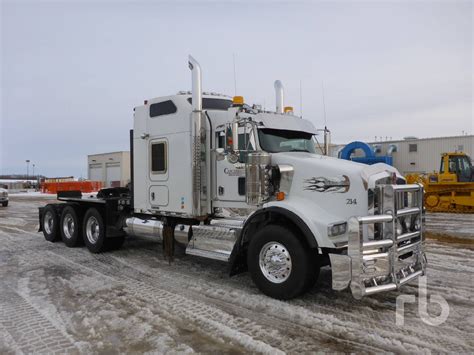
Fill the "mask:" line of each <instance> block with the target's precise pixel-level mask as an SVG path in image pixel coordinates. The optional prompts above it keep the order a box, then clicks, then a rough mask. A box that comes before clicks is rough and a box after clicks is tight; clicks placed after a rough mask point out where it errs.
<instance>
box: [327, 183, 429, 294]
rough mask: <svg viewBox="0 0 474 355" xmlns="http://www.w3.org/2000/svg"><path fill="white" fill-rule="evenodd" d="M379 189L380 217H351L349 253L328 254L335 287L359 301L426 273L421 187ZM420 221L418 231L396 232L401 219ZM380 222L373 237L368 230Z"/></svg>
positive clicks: (414, 185)
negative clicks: (346, 290)
mask: <svg viewBox="0 0 474 355" xmlns="http://www.w3.org/2000/svg"><path fill="white" fill-rule="evenodd" d="M377 189H378V191H377V193H378V196H379V206H378V213H379V214H376V215H373V216H365V217H352V218H351V219H350V220H349V222H348V234H349V239H348V247H347V255H343V254H329V257H330V260H331V268H332V287H333V289H335V290H343V289H345V288H347V287H350V289H351V291H352V295H353V296H354V297H355V298H357V299H360V298H362V297H363V296H366V295H371V294H374V293H377V292H382V291H391V290H395V289H398V288H399V287H400V286H402V285H403V284H405V283H407V282H409V281H411V280H413V279H415V278H417V277H418V276H421V275H424V274H425V267H426V256H425V253H424V238H423V187H422V185H418V184H413V185H381V186H378V187H377ZM417 218H419V223H418V226H419V227H418V228H413V229H406V230H404V231H403V232H402V233H401V234H397V223H398V222H399V220H401V219H412V220H414V219H417ZM375 224H378V225H379V226H378V231H379V234H378V236H377V237H376V238H374V236H371V238H372V239H370V238H369V235H368V234H369V232H368V231H369V228H368V226H369V225H375Z"/></svg>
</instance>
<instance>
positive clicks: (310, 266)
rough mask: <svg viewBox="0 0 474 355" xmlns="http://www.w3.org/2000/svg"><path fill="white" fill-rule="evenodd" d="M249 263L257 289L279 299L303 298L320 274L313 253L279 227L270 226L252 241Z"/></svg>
mask: <svg viewBox="0 0 474 355" xmlns="http://www.w3.org/2000/svg"><path fill="white" fill-rule="evenodd" d="M247 263H248V268H249V271H250V274H251V276H252V279H253V281H254V282H255V284H256V285H257V287H258V288H259V289H260V290H261V291H262V292H263V293H264V294H266V295H268V296H270V297H273V298H277V299H284V300H287V299H291V298H294V297H297V296H299V295H301V294H302V293H303V292H305V291H307V290H308V289H309V288H310V287H312V286H313V285H314V283H315V281H316V280H317V277H318V275H319V267H318V265H317V263H316V255H315V253H314V250H312V249H309V248H308V247H306V245H304V244H303V243H302V242H301V241H300V240H299V239H298V238H297V237H296V235H295V234H294V233H293V232H292V231H291V230H289V229H287V228H285V227H282V226H279V225H267V226H265V227H263V228H262V229H261V230H260V231H259V232H257V234H256V235H255V236H254V237H253V238H252V240H251V241H250V245H249V249H248V254H247Z"/></svg>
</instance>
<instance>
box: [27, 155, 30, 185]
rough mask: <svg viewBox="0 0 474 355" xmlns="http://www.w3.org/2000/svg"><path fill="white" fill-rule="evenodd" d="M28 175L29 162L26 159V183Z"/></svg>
mask: <svg viewBox="0 0 474 355" xmlns="http://www.w3.org/2000/svg"><path fill="white" fill-rule="evenodd" d="M29 174H30V160H29V159H26V182H27V183H28V175H29Z"/></svg>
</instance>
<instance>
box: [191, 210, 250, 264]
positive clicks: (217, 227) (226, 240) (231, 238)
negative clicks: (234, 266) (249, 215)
mask: <svg viewBox="0 0 474 355" xmlns="http://www.w3.org/2000/svg"><path fill="white" fill-rule="evenodd" d="M242 225H243V220H224V219H222V220H213V221H212V222H211V224H209V225H199V226H193V227H192V230H193V234H192V238H191V240H190V241H189V243H188V246H187V247H186V254H189V255H196V256H202V257H205V258H209V259H214V260H221V261H229V258H230V254H231V253H232V249H233V248H234V244H235V242H236V241H237V239H238V236H239V235H240V231H241V230H242Z"/></svg>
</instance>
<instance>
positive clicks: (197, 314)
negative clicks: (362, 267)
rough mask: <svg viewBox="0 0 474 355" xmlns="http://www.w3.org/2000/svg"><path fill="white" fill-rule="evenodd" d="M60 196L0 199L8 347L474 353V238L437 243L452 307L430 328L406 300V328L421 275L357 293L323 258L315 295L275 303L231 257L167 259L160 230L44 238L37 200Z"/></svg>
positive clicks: (433, 279)
mask: <svg viewBox="0 0 474 355" xmlns="http://www.w3.org/2000/svg"><path fill="white" fill-rule="evenodd" d="M50 198H51V197H48V196H41V197H39V196H28V197H18V198H17V197H12V200H11V204H10V206H9V207H8V208H0V353H2V354H3V353H7V354H8V353H21V352H23V353H53V352H58V353H64V352H69V353H79V354H86V353H87V354H88V353H112V352H113V353H118V352H126V353H130V352H158V353H169V352H171V353H176V352H179V353H192V352H201V353H202V352H204V353H210V352H213V353H248V352H258V353H271V354H274V353H297V352H318V351H319V352H320V351H327V352H369V353H374V352H381V351H390V352H404V353H406V352H417V353H418V352H450V353H473V352H474V341H473V339H472V337H471V334H472V332H473V330H474V316H473V315H472V309H473V289H474V283H473V282H472V281H473V276H472V275H473V272H474V263H473V260H474V247H473V246H472V244H471V243H464V244H463V243H443V242H439V241H438V240H428V241H427V256H428V262H429V267H428V271H427V273H428V275H427V280H428V297H431V296H434V295H441V296H442V297H444V298H445V299H446V300H447V302H448V304H449V307H450V313H449V317H448V319H447V321H446V322H445V323H443V324H441V325H439V326H437V327H436V326H430V325H427V324H425V323H423V321H422V320H421V319H420V317H419V315H418V305H417V304H416V303H415V304H406V306H405V325H404V326H403V327H399V326H397V325H396V324H395V304H396V303H395V302H396V297H397V296H398V295H400V294H401V292H403V293H406V294H409V295H414V296H418V288H417V283H416V282H414V283H411V284H409V285H406V286H405V287H403V289H402V290H401V292H398V291H395V292H389V293H384V294H378V295H374V296H372V297H367V298H364V299H363V300H361V301H357V300H354V299H353V298H352V296H351V295H350V293H349V292H348V291H344V292H335V291H332V290H331V289H330V282H331V281H330V271H329V270H328V269H327V268H325V269H323V270H322V272H321V275H320V278H319V282H318V285H317V286H316V287H315V288H314V289H313V290H311V291H310V292H309V293H308V294H306V295H304V296H303V297H301V298H299V299H295V300H292V301H288V302H282V301H277V300H274V299H270V298H268V297H266V296H264V295H262V294H261V293H260V292H259V291H258V290H257V288H256V287H255V286H254V285H253V284H252V281H251V279H250V277H249V275H248V274H241V275H238V276H235V277H232V278H229V277H228V276H227V272H226V265H225V264H223V263H220V262H216V261H210V260H206V259H202V258H198V257H191V256H184V255H183V253H182V252H178V253H177V256H176V258H175V261H174V262H173V263H171V264H169V263H168V262H166V261H165V260H164V258H163V254H162V248H161V245H160V244H158V243H157V242H156V241H155V240H153V239H151V238H133V239H128V240H127V241H126V243H125V245H124V247H123V248H122V249H121V250H119V251H115V252H111V253H104V254H98V255H94V254H91V253H89V252H88V251H87V249H85V248H67V247H65V245H64V244H62V243H49V242H46V241H45V240H44V238H43V236H42V234H41V233H37V232H36V231H37V228H38V225H37V224H38V217H37V207H39V206H43V205H44V204H45V203H47V202H48V200H49V199H50ZM462 221H463V220H461V222H462ZM428 228H432V229H434V230H436V227H430V226H428ZM461 241H462V240H461ZM428 312H429V314H431V315H436V314H439V313H440V308H439V306H438V305H437V304H436V303H429V304H428Z"/></svg>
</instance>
